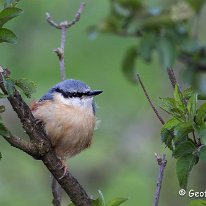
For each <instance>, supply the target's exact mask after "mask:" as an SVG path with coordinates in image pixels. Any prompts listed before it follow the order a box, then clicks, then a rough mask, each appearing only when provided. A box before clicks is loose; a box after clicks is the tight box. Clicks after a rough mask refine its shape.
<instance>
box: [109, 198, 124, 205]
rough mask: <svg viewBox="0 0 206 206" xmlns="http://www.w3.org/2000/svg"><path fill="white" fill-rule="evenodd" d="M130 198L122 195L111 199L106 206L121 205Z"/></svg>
mask: <svg viewBox="0 0 206 206" xmlns="http://www.w3.org/2000/svg"><path fill="white" fill-rule="evenodd" d="M127 200H128V198H122V197H117V198H114V199H113V200H110V201H109V202H108V203H107V204H106V206H119V205H121V204H122V203H124V202H126V201H127Z"/></svg>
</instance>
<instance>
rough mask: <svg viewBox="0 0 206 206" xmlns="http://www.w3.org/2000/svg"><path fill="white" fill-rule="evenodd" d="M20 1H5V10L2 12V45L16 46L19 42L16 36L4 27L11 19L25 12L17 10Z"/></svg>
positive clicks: (0, 21) (0, 28)
mask: <svg viewBox="0 0 206 206" xmlns="http://www.w3.org/2000/svg"><path fill="white" fill-rule="evenodd" d="M17 3H18V0H5V1H4V6H3V9H2V10H1V11H0V43H2V42H8V43H11V44H15V43H16V42H17V37H16V35H15V34H14V33H13V32H12V31H11V30H9V29H7V28H3V26H4V25H5V24H6V23H7V22H8V21H10V20H11V19H13V18H15V17H17V16H19V15H20V14H21V13H22V12H23V11H22V10H21V9H19V8H16V7H15V6H16V5H17Z"/></svg>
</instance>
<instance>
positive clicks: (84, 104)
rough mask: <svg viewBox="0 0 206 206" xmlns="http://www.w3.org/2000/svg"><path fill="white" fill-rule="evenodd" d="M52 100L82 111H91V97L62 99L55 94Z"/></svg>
mask: <svg viewBox="0 0 206 206" xmlns="http://www.w3.org/2000/svg"><path fill="white" fill-rule="evenodd" d="M54 100H56V101H59V102H61V103H63V104H66V105H70V106H77V107H81V108H82V109H87V110H91V111H93V106H92V103H93V97H90V96H89V97H88V96H87V97H83V98H79V97H73V98H64V97H63V96H62V95H61V94H55V96H54Z"/></svg>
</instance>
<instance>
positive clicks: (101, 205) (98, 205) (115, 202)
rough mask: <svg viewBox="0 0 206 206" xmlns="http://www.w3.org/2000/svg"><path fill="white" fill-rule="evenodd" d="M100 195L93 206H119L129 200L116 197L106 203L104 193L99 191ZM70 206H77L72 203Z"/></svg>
mask: <svg viewBox="0 0 206 206" xmlns="http://www.w3.org/2000/svg"><path fill="white" fill-rule="evenodd" d="M98 193H99V197H98V198H97V199H92V206H119V205H121V204H122V203H124V202H126V201H127V200H128V199H127V198H122V197H116V198H114V199H112V200H110V201H109V202H107V203H106V202H105V200H104V196H103V194H102V192H101V191H100V190H98ZM68 206H75V205H74V204H73V203H70V204H69V205H68Z"/></svg>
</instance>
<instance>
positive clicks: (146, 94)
mask: <svg viewBox="0 0 206 206" xmlns="http://www.w3.org/2000/svg"><path fill="white" fill-rule="evenodd" d="M137 78H138V80H139V83H140V85H141V87H142V90H143V92H144V94H145V96H146V98H147V100H148V102H149V104H150V106H151V107H152V109H153V111H154V113H155V114H156V116H157V118H158V119H159V120H160V122H161V123H162V124H164V123H165V122H164V120H163V118H162V117H161V116H160V114H159V113H158V111H157V109H156V107H155V106H154V104H153V102H152V100H151V98H150V97H149V95H148V93H147V90H146V89H145V86H144V84H143V82H142V80H141V78H140V75H139V74H137Z"/></svg>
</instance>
